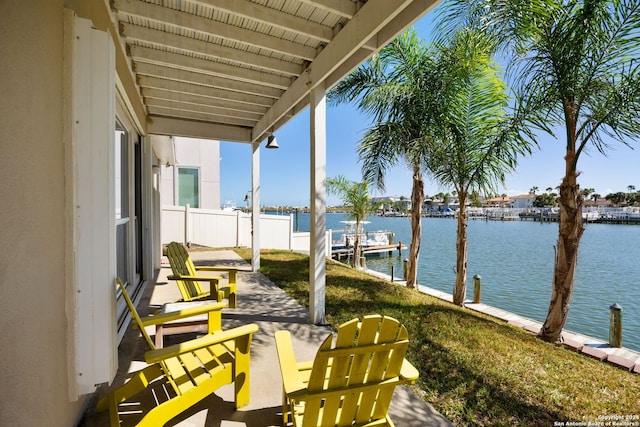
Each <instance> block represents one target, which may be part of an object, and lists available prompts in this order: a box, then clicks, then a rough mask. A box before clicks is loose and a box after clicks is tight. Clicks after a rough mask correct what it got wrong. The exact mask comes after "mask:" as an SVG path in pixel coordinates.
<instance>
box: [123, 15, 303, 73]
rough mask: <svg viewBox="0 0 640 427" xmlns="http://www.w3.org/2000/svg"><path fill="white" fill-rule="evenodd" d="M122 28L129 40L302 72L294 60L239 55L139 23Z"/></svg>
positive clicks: (286, 71) (275, 69)
mask: <svg viewBox="0 0 640 427" xmlns="http://www.w3.org/2000/svg"><path fill="white" fill-rule="evenodd" d="M121 30H122V34H123V35H124V36H125V37H126V38H127V39H128V40H141V41H146V42H148V43H151V44H154V45H157V46H167V47H171V48H174V49H179V50H181V51H184V52H189V53H196V54H201V55H206V56H211V57H215V58H221V59H227V60H229V61H231V62H234V63H237V64H241V65H247V66H251V67H257V68H262V69H265V70H267V71H270V72H277V73H282V74H289V75H290V76H299V75H300V73H301V72H302V66H301V65H298V64H294V63H292V62H287V61H282V60H279V59H275V58H270V57H268V56H264V55H258V54H255V53H251V52H243V54H242V55H238V51H237V50H236V49H233V48H231V47H226V46H221V45H217V44H214V43H209V42H206V41H202V40H196V39H193V38H189V37H184V36H181V35H178V34H171V33H167V32H165V31H160V30H154V29H151V28H144V27H141V26H139V25H133V24H127V23H123V24H122V25H121Z"/></svg>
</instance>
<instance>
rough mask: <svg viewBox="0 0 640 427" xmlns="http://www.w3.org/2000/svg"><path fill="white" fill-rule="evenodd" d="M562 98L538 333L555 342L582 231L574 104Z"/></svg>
mask: <svg viewBox="0 0 640 427" xmlns="http://www.w3.org/2000/svg"><path fill="white" fill-rule="evenodd" d="M569 104H570V102H565V117H566V120H567V121H566V123H567V140H568V144H567V155H566V156H565V162H566V168H565V176H564V178H563V180H562V184H561V185H560V199H559V204H560V224H559V227H558V229H559V231H558V249H557V253H556V260H555V266H554V271H553V282H552V284H551V285H552V290H551V302H550V303H549V313H548V314H547V318H546V320H545V322H544V324H543V325H542V329H540V333H539V336H540V338H542V339H543V340H545V341H549V342H557V341H558V340H559V339H560V334H561V333H562V329H563V328H564V325H565V323H566V322H567V316H568V315H569V303H570V302H571V295H572V293H573V280H574V275H575V271H576V264H577V262H578V245H579V244H580V238H581V237H582V233H583V232H584V226H583V224H582V201H583V200H582V195H581V194H580V191H579V190H580V188H579V186H578V184H577V178H578V173H577V172H576V166H575V165H576V163H577V158H576V157H577V156H578V153H577V152H576V140H577V137H576V123H577V120H576V115H575V113H574V111H575V107H572V106H571V107H570V106H568V105H569Z"/></svg>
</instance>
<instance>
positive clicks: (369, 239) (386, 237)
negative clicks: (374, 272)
mask: <svg viewBox="0 0 640 427" xmlns="http://www.w3.org/2000/svg"><path fill="white" fill-rule="evenodd" d="M340 223H342V224H344V229H343V231H342V234H341V235H340V238H339V239H338V240H334V241H333V242H332V244H331V249H333V250H338V249H348V248H352V247H353V243H354V241H355V237H356V221H340ZM369 223H370V222H369V221H361V222H360V227H359V228H360V229H359V230H358V235H359V236H360V245H361V247H363V248H371V247H376V246H388V245H392V244H393V236H394V233H393V231H389V230H377V231H365V229H364V226H365V225H366V224H369Z"/></svg>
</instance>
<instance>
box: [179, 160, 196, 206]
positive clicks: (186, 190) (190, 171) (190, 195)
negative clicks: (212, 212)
mask: <svg viewBox="0 0 640 427" xmlns="http://www.w3.org/2000/svg"><path fill="white" fill-rule="evenodd" d="M199 172H200V171H199V170H198V169H197V168H178V205H180V206H186V205H189V206H191V207H192V208H199V207H200V188H199V183H200V179H199Z"/></svg>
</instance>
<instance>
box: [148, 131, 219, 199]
mask: <svg viewBox="0 0 640 427" xmlns="http://www.w3.org/2000/svg"><path fill="white" fill-rule="evenodd" d="M174 144H175V153H176V166H178V167H186V168H188V167H194V168H198V169H199V170H200V208H201V209H220V205H221V200H220V142H219V141H214V140H207V139H195V138H181V137H175V138H174ZM174 174H175V168H174V167H173V166H170V167H166V166H162V167H161V177H162V178H161V188H160V192H161V197H162V204H163V205H172V204H177V203H178V201H177V196H176V194H175V186H174Z"/></svg>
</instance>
